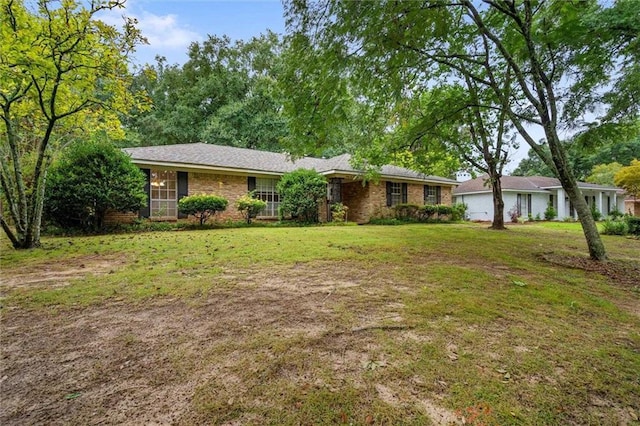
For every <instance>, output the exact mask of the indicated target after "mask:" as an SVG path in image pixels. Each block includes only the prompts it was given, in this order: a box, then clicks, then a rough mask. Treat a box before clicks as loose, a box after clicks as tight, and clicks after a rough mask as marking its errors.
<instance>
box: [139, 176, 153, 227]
mask: <svg viewBox="0 0 640 426" xmlns="http://www.w3.org/2000/svg"><path fill="white" fill-rule="evenodd" d="M140 170H142V173H144V193H145V194H146V195H147V205H146V206H145V207H143V208H141V209H140V212H139V213H138V214H139V215H140V217H149V216H151V193H150V191H151V170H150V169H140Z"/></svg>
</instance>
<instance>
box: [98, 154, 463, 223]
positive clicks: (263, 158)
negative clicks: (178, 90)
mask: <svg viewBox="0 0 640 426" xmlns="http://www.w3.org/2000/svg"><path fill="white" fill-rule="evenodd" d="M124 151H125V152H126V153H128V154H129V155H130V156H131V160H132V161H133V163H134V164H136V165H137V166H138V167H140V168H141V169H142V170H143V172H144V173H145V174H146V176H147V185H146V188H145V190H146V191H147V194H148V197H149V199H148V206H147V207H146V208H145V209H143V210H142V211H141V212H140V216H141V217H148V218H152V219H157V220H176V219H178V218H179V217H181V216H180V214H179V213H178V209H177V202H178V200H179V199H180V198H181V197H184V196H186V195H193V194H201V193H207V194H215V195H220V196H223V197H225V198H227V199H228V200H229V207H228V208H227V210H226V211H225V212H223V213H221V214H220V216H218V218H220V219H232V220H241V219H242V217H241V215H240V213H239V212H238V211H237V210H236V208H235V202H236V200H237V199H238V198H239V197H241V196H243V195H245V194H246V193H247V192H248V191H255V194H256V196H257V197H259V198H260V199H262V200H264V201H266V202H267V207H266V209H265V210H264V211H263V212H262V213H261V215H260V216H258V219H275V218H277V217H278V207H279V204H280V198H279V195H278V193H277V192H276V183H277V182H278V180H279V179H280V177H281V176H282V175H283V174H284V173H287V172H290V171H293V170H296V169H299V168H305V169H315V170H316V171H318V172H319V173H321V174H322V175H324V176H326V178H327V182H328V184H327V198H326V200H324V202H323V203H322V204H321V206H320V219H321V221H327V220H330V209H328V208H327V206H328V205H329V204H331V203H337V202H342V203H343V204H344V205H346V206H347V207H348V208H349V210H348V220H349V221H351V222H358V223H365V222H368V221H369V220H370V219H371V218H373V217H376V216H382V215H386V214H389V211H390V210H389V208H390V207H393V206H394V205H396V204H400V203H411V204H419V205H422V204H446V205H451V200H452V190H453V188H454V187H455V186H456V185H457V184H458V182H456V181H455V180H451V179H446V178H443V177H438V176H426V175H424V174H421V173H418V172H415V171H412V170H409V169H405V168H402V167H397V166H391V165H387V166H383V167H382V169H381V171H380V177H379V180H378V182H376V183H374V182H370V181H369V182H363V179H362V172H361V171H359V170H356V169H354V168H353V167H352V166H351V165H350V164H349V160H350V156H349V155H348V154H344V155H340V156H337V157H333V158H328V159H324V158H311V157H303V158H300V159H298V160H295V161H291V159H290V158H289V157H288V156H287V155H286V154H279V153H274V152H266V151H257V150H253V149H245V148H235V147H230V146H220V145H212V144H206V143H191V144H178V145H162V146H147V147H138V148H125V149H124ZM127 217H128V218H129V219H132V218H133V217H134V216H133V215H131V214H130V215H128V216H127V215H117V217H116V216H111V218H110V219H111V221H123V220H126V218H127Z"/></svg>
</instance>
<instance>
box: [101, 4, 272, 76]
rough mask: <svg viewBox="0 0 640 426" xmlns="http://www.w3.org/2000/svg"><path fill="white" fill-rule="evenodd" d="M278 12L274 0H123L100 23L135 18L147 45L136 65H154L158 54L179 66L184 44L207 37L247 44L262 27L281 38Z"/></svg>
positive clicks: (141, 48) (184, 55)
mask: <svg viewBox="0 0 640 426" xmlns="http://www.w3.org/2000/svg"><path fill="white" fill-rule="evenodd" d="M283 12H284V9H283V6H282V3H281V2H280V1H279V0H246V1H245V0H236V1H232V0H128V1H127V2H126V5H125V8H124V9H116V10H113V11H110V12H108V13H105V15H104V16H101V19H103V20H104V21H106V22H108V23H110V24H119V23H121V22H122V16H123V15H125V16H127V17H130V18H136V19H137V21H138V25H137V27H138V28H139V29H140V30H141V31H142V34H143V36H145V37H146V38H147V40H148V42H149V44H148V45H144V46H139V47H138V49H137V50H136V54H135V62H136V63H138V64H145V63H154V62H155V57H156V55H160V56H164V57H166V58H167V62H168V63H170V64H173V63H178V64H182V63H184V62H186V60H187V48H188V47H189V44H190V43H192V42H194V41H197V42H201V41H204V40H206V39H207V36H208V35H217V36H223V35H227V36H229V37H230V38H231V39H232V40H248V39H250V38H251V37H254V36H259V35H260V34H262V33H265V32H266V31H267V29H270V30H271V31H273V32H275V33H278V34H284V17H283Z"/></svg>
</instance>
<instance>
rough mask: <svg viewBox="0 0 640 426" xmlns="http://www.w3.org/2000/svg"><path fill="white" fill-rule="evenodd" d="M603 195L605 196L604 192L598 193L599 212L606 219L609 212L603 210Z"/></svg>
mask: <svg viewBox="0 0 640 426" xmlns="http://www.w3.org/2000/svg"><path fill="white" fill-rule="evenodd" d="M602 194H604V192H602V191H599V192H598V211H599V212H600V214H602V217H604V216H606V215H607V213H609V212H605V211H604V208H603V207H604V206H603V205H602Z"/></svg>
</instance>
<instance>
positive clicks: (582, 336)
mask: <svg viewBox="0 0 640 426" xmlns="http://www.w3.org/2000/svg"><path fill="white" fill-rule="evenodd" d="M603 239H604V242H605V245H606V247H607V249H608V253H609V256H610V258H611V259H612V260H613V261H615V262H626V263H627V264H629V265H638V262H639V258H640V241H638V240H634V239H627V238H621V237H610V236H603ZM549 253H553V254H555V255H562V256H566V255H572V256H580V257H585V256H586V253H587V249H586V244H585V242H584V238H583V235H582V232H581V229H580V227H579V224H575V223H546V222H543V223H536V224H527V225H520V226H512V227H510V229H509V230H507V231H491V230H488V229H486V228H485V227H483V226H482V225H477V224H454V225H452V224H447V225H426V224H412V225H403V226H389V227H385V226H357V227H356V226H350V227H309V228H275V227H274V228H258V227H256V228H252V227H249V228H238V229H211V230H203V231H191V230H190V231H170V232H157V233H146V234H131V235H127V234H120V235H113V236H94V237H73V238H68V237H66V238H62V237H60V238H44V239H43V247H42V249H38V250H32V251H14V250H12V249H10V248H9V246H8V244H7V243H6V242H5V244H4V246H3V247H2V251H1V253H0V268H1V270H2V275H3V277H4V278H5V279H7V278H8V279H9V280H10V279H11V277H16V276H29V274H31V275H38V274H39V273H40V274H44V272H43V271H45V272H47V273H51V274H54V273H55V272H56V271H58V272H59V271H62V270H65V269H70V268H75V269H79V270H80V272H78V273H75V274H74V275H73V276H71V278H68V279H66V280H67V281H68V282H66V284H64V285H61V284H60V283H59V282H58V281H59V279H58V278H55V277H57V276H54V278H55V279H50V280H44V279H43V280H42V281H40V282H33V283H32V284H30V285H16V283H13V284H6V283H5V285H4V286H3V297H4V300H3V305H4V307H5V308H8V309H3V317H4V320H8V321H12V320H14V321H16V325H15V326H16V327H20V326H21V323H20V322H19V321H18V319H19V318H20V315H22V313H28V314H25V317H38V318H45V319H46V320H47V321H52V323H56V321H58V322H62V323H64V321H65V320H66V318H75V319H74V321H77V320H78V318H82V316H83V315H85V314H86V315H88V314H91V313H95V312H104V313H109V312H110V311H111V310H116V309H123V308H122V307H121V306H125V307H127V308H124V311H123V313H122V315H129V312H130V311H131V310H136V312H137V311H140V310H142V311H143V312H150V314H149V315H151V312H156V310H158V309H160V308H159V307H165V306H167V307H168V308H167V312H169V313H171V312H183V313H184V314H181V315H189V318H191V316H193V318H192V319H190V320H189V321H190V324H193V326H194V327H196V326H197V325H198V324H200V326H201V327H202V330H204V331H202V332H201V334H192V333H190V330H189V327H188V328H187V329H185V331H184V333H182V334H180V333H178V334H166V335H162V336H163V337H159V338H158V339H159V340H162V339H166V342H164V344H166V346H167V347H164V346H162V347H160V348H159V349H157V351H158V355H157V356H158V357H160V358H161V359H162V360H163V361H162V362H160V361H158V360H155V361H154V360H151V361H147V362H151V363H152V367H151V368H149V366H147V367H146V368H145V370H143V371H142V372H141V374H142V375H143V377H144V378H145V380H147V381H148V383H151V384H153V386H154V387H156V388H159V389H160V388H162V387H163V386H169V385H171V386H175V385H179V384H182V385H185V386H186V384H189V383H190V384H192V385H190V386H192V387H191V388H190V391H189V401H190V402H189V404H188V406H187V407H186V408H184V409H183V414H182V416H181V417H180V419H179V421H178V423H183V424H194V423H199V424H201V423H208V424H224V423H227V422H239V423H246V424H274V425H275V424H292V425H293V424H334V423H337V424H341V423H351V424H370V423H373V424H429V419H430V418H432V415H433V413H430V412H429V409H428V407H429V406H430V405H435V406H438V407H442V409H445V410H448V412H449V413H450V414H452V415H454V416H455V417H456V418H457V419H458V420H460V421H461V419H462V417H463V416H464V417H465V419H466V420H465V421H466V422H467V424H500V425H504V424H513V425H521V424H530V425H537V424H571V423H573V424H612V425H613V424H620V423H625V422H627V424H635V423H634V422H636V423H637V420H636V418H637V417H636V416H640V374H639V372H640V317H639V313H638V309H637V306H638V305H639V304H640V291H639V288H640V287H639V286H640V278H639V282H638V285H636V286H635V287H634V286H633V285H629V283H628V282H625V283H623V284H624V285H623V284H620V283H618V282H616V280H615V279H611V278H609V277H606V276H603V275H600V274H599V273H595V272H589V271H585V270H582V269H578V268H568V267H562V266H558V265H555V264H552V263H549V262H547V261H545V260H543V258H542V256H543V255H545V254H549ZM56 280H57V281H56ZM18 281H19V280H18ZM634 306H635V307H636V309H635V310H634ZM118 312H119V311H118ZM163 312H164V311H163ZM180 318H181V317H180ZM158 319H160V317H159V318H158ZM105 321H109V320H108V319H105ZM111 321H112V320H111ZM207 321H210V322H207ZM23 326H24V327H28V325H26V323H25V325H23ZM167 333H169V332H167ZM142 334H143V332H142V330H140V329H136V328H127V329H123V332H122V334H121V335H120V336H119V337H118V338H117V339H114V340H112V341H109V342H105V344H110V345H112V346H113V348H114V353H120V352H121V353H129V352H131V354H133V355H129V358H128V359H136V358H135V357H136V356H137V357H140V356H142V355H140V354H141V353H149V352H148V349H144V348H148V345H152V346H153V347H156V346H155V345H158V344H159V342H158V341H153V340H152V341H149V340H148V339H145V338H142V337H140V336H141V335H142ZM203 336H206V337H203ZM5 340H6V339H5ZM123 356H124V355H123ZM154 363H155V364H154ZM96 365H98V364H96ZM108 365H109V363H108V362H102V363H101V364H99V366H100V368H103V369H108ZM153 365H155V368H154V367H153ZM94 368H96V367H94ZM96 371H102V370H96ZM208 372H211V374H207V373H208ZM101 374H102V373H101ZM104 374H105V375H109V374H110V375H109V377H110V379H109V380H113V381H115V382H119V381H123V383H124V381H126V380H127V379H126V377H124V376H120V375H119V374H121V373H118V372H117V371H116V372H115V373H113V372H111V373H108V372H107V371H106V370H105V372H104ZM96 376H97V377H99V376H100V374H98V373H96ZM95 380H97V381H99V380H100V379H99V378H96V379H95ZM9 383H11V380H9ZM10 386H11V385H10V384H9V385H6V386H5V388H6V390H7V391H11V388H10ZM87 386H89V385H87ZM94 386H98V385H94ZM385 389H388V390H389V393H390V394H391V395H392V396H389V395H386V396H385V395H384V393H385V392H386V391H385ZM16 393H18V392H17V391H16ZM83 395H84V394H83ZM25 398H26V396H25ZM82 398H84V396H80V397H79V398H78V400H82ZM17 422H19V421H17ZM71 422H73V419H71Z"/></svg>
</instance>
